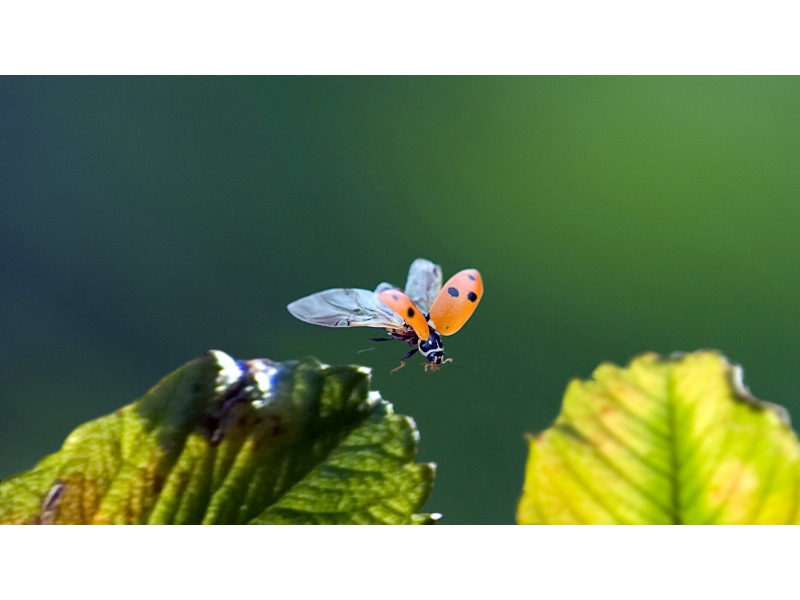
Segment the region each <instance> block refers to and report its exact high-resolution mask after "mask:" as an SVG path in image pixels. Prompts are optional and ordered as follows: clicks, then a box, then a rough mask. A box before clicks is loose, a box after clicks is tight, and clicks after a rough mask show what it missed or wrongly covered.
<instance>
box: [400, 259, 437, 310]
mask: <svg viewBox="0 0 800 600" xmlns="http://www.w3.org/2000/svg"><path fill="white" fill-rule="evenodd" d="M441 289H442V268H441V267H440V266H439V265H435V264H433V263H432V262H431V261H429V260H426V259H424V258H418V259H417V260H415V261H414V262H413V263H411V268H410V269H409V270H408V281H406V290H405V291H406V296H408V297H409V298H411V299H412V300H413V301H414V303H415V304H416V305H417V306H419V308H420V310H422V311H423V312H424V313H426V314H427V313H429V312H430V311H431V305H432V304H433V301H434V299H435V298H436V295H437V294H438V293H439V290H441Z"/></svg>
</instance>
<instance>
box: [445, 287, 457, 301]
mask: <svg viewBox="0 0 800 600" xmlns="http://www.w3.org/2000/svg"><path fill="white" fill-rule="evenodd" d="M447 293H448V294H450V295H451V296H452V297H453V298H458V290H457V289H456V288H454V287H449V288H447Z"/></svg>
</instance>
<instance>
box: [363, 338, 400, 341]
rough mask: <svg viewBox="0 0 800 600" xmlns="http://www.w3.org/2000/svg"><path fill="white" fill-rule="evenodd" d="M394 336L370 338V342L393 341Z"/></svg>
mask: <svg viewBox="0 0 800 600" xmlns="http://www.w3.org/2000/svg"><path fill="white" fill-rule="evenodd" d="M393 340H394V338H369V341H370V342H391V341H393Z"/></svg>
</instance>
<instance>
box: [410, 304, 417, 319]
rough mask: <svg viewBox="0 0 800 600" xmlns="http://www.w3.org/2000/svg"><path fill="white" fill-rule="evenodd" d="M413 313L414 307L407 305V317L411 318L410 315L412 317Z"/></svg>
mask: <svg viewBox="0 0 800 600" xmlns="http://www.w3.org/2000/svg"><path fill="white" fill-rule="evenodd" d="M415 314H416V313H415V312H414V309H413V308H411V307H409V308H408V318H409V319H410V318H412V317H413V316H414V315H415Z"/></svg>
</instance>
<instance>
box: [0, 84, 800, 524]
mask: <svg viewBox="0 0 800 600" xmlns="http://www.w3.org/2000/svg"><path fill="white" fill-rule="evenodd" d="M799 229H800V79H798V78H767V77H751V78H721V77H691V78H690V77H681V78H674V77H673V78H667V77H515V78H501V77H470V78H450V77H448V78H428V77H421V78H417V77H374V78H372V77H371V78H356V77H346V78H316V77H302V78H301V77H288V78H285V77H266V78H234V77H225V78H141V77H136V78H8V77H6V78H2V79H0V477H6V476H8V475H9V474H11V473H14V472H17V471H21V470H25V469H28V468H30V467H32V466H33V464H34V463H35V462H36V461H37V460H38V459H39V458H41V457H42V456H43V455H45V454H47V453H50V452H53V451H55V450H57V449H58V448H59V446H60V445H61V442H62V441H63V439H64V437H65V436H66V435H67V434H68V433H69V432H70V431H71V430H72V429H73V428H74V427H76V426H77V425H79V424H80V423H82V422H84V421H86V420H89V419H92V418H95V417H97V416H100V415H103V414H106V413H108V412H111V411H113V410H114V409H116V408H117V407H119V406H121V405H123V404H126V403H128V402H130V401H132V400H134V399H135V398H137V397H139V396H141V395H142V394H143V393H144V392H145V391H146V390H147V389H149V387H151V386H152V385H153V384H155V383H156V382H157V381H158V380H159V379H160V378H161V377H162V376H164V375H166V374H167V373H169V372H170V371H172V370H173V369H175V368H177V367H179V366H180V365H181V364H183V363H185V362H186V361H188V360H190V359H192V358H194V357H196V356H198V355H199V354H201V353H203V352H204V351H205V350H207V349H210V348H216V349H221V350H224V351H226V352H228V353H229V354H232V355H234V356H236V357H238V358H245V359H246V358H254V357H267V358H271V359H275V360H284V359H291V358H298V357H302V356H305V355H313V356H316V357H318V358H319V359H320V360H323V361H324V362H328V363H332V364H341V363H359V364H366V365H368V366H371V367H373V369H374V372H373V375H374V379H373V386H374V388H376V389H378V390H380V391H381V393H382V395H383V396H384V397H385V398H387V399H388V400H390V401H392V402H393V403H394V404H395V408H396V410H397V411H398V412H401V413H404V414H408V415H412V416H413V417H414V418H415V419H416V421H417V424H418V426H419V428H420V431H421V444H420V454H419V459H420V460H423V461H435V462H437V463H438V465H439V468H438V478H437V481H436V486H435V489H434V492H433V494H432V496H431V498H430V500H429V502H428V504H427V505H426V507H425V508H426V509H427V510H431V511H438V512H442V513H444V519H443V521H442V522H443V523H512V522H513V519H514V511H515V505H516V502H517V499H518V497H519V495H520V492H521V488H522V480H523V469H524V462H525V458H526V445H525V442H524V440H523V434H524V433H525V432H526V431H537V430H541V429H543V428H545V427H547V426H548V425H549V424H550V423H551V422H552V420H553V419H554V418H555V416H556V415H557V413H558V410H559V406H560V401H561V395H562V393H563V391H564V388H565V386H566V384H567V382H568V381H569V380H570V379H571V378H573V377H582V378H586V377H589V376H590V374H591V372H592V370H593V369H594V367H595V366H596V365H597V364H599V363H600V362H602V361H605V360H610V361H613V362H616V363H618V364H625V363H627V361H628V360H629V359H630V358H631V357H633V356H634V355H636V354H638V353H641V352H643V351H649V350H652V351H656V352H662V353H669V352H672V351H675V350H686V351H690V350H695V349H698V348H719V349H721V350H722V351H724V352H725V353H726V354H727V355H728V356H729V357H730V358H731V359H732V360H734V361H736V362H739V363H741V364H743V365H744V367H745V375H746V381H747V383H748V384H749V386H750V387H751V389H752V391H753V392H754V394H755V395H756V396H758V397H760V398H763V399H766V400H770V401H773V402H777V403H780V404H783V405H785V406H786V407H787V408H788V409H789V410H790V412H792V413H793V414H795V415H798V414H800V401H798V398H797V392H796V390H798V389H799V388H800V370H799V369H798V366H800V350H798V346H797V342H796V339H797V332H798V330H800V310H798V295H800V253H799V252H798V250H800V244H799V243H798V235H800V234H798V230H799ZM418 256H423V257H426V258H429V259H431V260H433V261H435V262H438V263H439V264H441V265H442V267H443V270H444V276H445V278H447V277H449V276H450V275H452V274H453V273H454V272H456V271H458V270H460V269H463V268H467V267H474V268H477V269H479V270H480V271H481V273H482V275H483V279H484V285H485V293H484V297H483V300H482V301H481V304H480V306H479V307H478V309H477V311H476V313H475V314H474V316H473V317H472V319H471V320H470V321H469V323H468V324H467V325H466V326H465V327H464V328H463V329H462V330H461V331H460V332H459V333H458V334H456V335H455V336H453V337H450V338H447V339H446V340H445V341H446V351H447V353H448V355H449V356H450V357H452V358H453V359H454V362H453V363H452V364H448V365H445V367H444V368H443V369H442V370H441V371H440V372H438V373H427V374H426V373H423V370H422V368H421V367H420V366H419V365H418V364H417V363H419V362H420V361H421V360H422V359H418V358H416V357H415V358H414V359H413V360H412V361H410V364H409V366H407V367H406V368H405V369H403V370H402V371H400V372H398V373H396V374H394V375H390V374H389V371H390V370H391V369H392V368H393V367H395V366H396V365H397V364H398V361H399V359H400V357H401V356H402V354H403V353H405V351H406V349H407V347H406V346H405V345H403V344H400V343H391V344H389V343H387V344H377V345H376V344H374V343H370V342H369V341H368V340H367V338H369V337H371V336H374V335H379V334H380V332H379V330H364V329H353V330H335V329H327V328H322V327H314V326H312V325H308V324H306V323H302V322H300V321H297V320H295V319H294V318H293V317H292V316H291V315H290V314H289V313H288V312H287V311H286V309H285V306H286V304H287V303H289V302H290V301H292V300H295V299H296V298H298V297H300V296H304V295H306V294H309V293H312V292H316V291H319V290H322V289H326V288H330V287H365V288H369V289H372V288H374V286H375V285H376V284H377V283H378V282H380V281H384V280H386V281H390V282H394V283H396V284H398V285H400V286H402V285H403V284H404V282H405V277H406V273H407V270H408V266H409V264H410V263H411V261H412V260H413V259H414V258H417V257H418ZM371 346H376V347H375V350H373V351H370V352H365V353H362V354H358V353H357V352H358V351H359V350H360V349H363V348H369V347H371Z"/></svg>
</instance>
